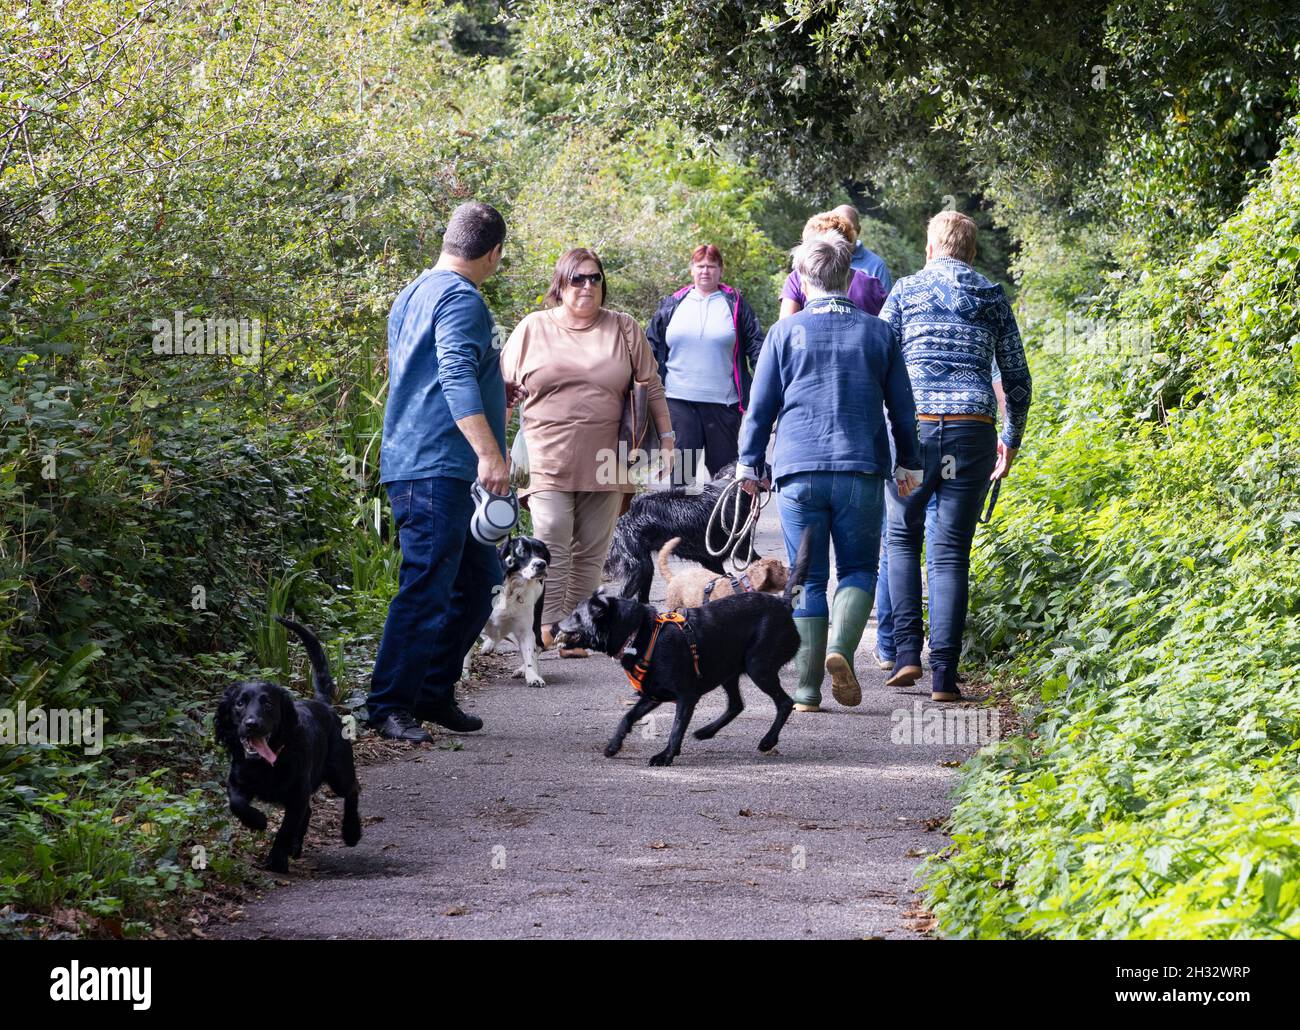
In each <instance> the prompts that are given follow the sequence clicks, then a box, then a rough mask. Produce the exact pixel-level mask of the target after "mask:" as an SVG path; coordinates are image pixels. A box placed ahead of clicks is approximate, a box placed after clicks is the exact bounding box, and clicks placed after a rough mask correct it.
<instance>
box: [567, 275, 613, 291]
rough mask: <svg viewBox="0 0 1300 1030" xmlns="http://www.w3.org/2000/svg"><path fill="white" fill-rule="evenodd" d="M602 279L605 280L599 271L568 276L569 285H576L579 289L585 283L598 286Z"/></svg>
mask: <svg viewBox="0 0 1300 1030" xmlns="http://www.w3.org/2000/svg"><path fill="white" fill-rule="evenodd" d="M604 281H605V277H604V276H603V275H601V274H600V273H599V272H589V273H587V274H586V275H571V276H569V285H570V286H576V287H578V288H579V289H581V288H582V286H583V285H584V284H586V283H590V284H591V285H592V286H599V285H600V284H601V283H603V282H604Z"/></svg>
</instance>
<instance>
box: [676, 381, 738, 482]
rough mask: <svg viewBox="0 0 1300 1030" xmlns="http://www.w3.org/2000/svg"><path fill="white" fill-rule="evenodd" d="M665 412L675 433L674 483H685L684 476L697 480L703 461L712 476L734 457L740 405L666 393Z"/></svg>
mask: <svg viewBox="0 0 1300 1030" xmlns="http://www.w3.org/2000/svg"><path fill="white" fill-rule="evenodd" d="M668 413H669V415H671V416H672V420H673V429H674V430H675V431H676V433H677V449H678V455H677V458H678V460H677V464H676V466H674V468H673V483H674V484H675V485H678V486H681V485H685V484H686V483H687V480H688V478H689V479H692V480H694V481H698V480H699V479H700V475H701V471H702V466H704V465H707V466H708V467H709V474H710V475H714V476H716V475H717V474H718V472H720V471H721V470H722V468H723V467H724V466H726V465H730V464H731V463H732V462H733V461H735V460H736V455H737V453H738V452H739V449H740V442H739V441H740V409H739V408H738V407H736V405H734V404H706V403H705V402H703V401H679V400H677V399H676V398H674V397H669V398H668ZM688 454H690V457H688V456H687V455H688Z"/></svg>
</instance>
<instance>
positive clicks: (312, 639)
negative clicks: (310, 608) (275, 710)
mask: <svg viewBox="0 0 1300 1030" xmlns="http://www.w3.org/2000/svg"><path fill="white" fill-rule="evenodd" d="M275 621H276V622H278V623H279V624H280V625H281V626H285V627H287V628H288V629H291V630H293V631H294V633H295V634H297V636H298V639H299V640H301V641H302V646H303V647H305V648H306V649H307V657H308V658H310V659H311V682H312V686H313V687H314V688H315V690H316V700H317V701H324V702H325V703H326V704H327V705H332V704H333V703H334V674H333V673H331V672H330V663H329V659H328V658H326V657H325V648H323V647H321V643H320V641H319V640H318V639H317V638H316V634H315V633H313V632H312V631H311V630H309V629H308V628H307V627H306V626H304V625H303V624H302V623H300V622H294V621H293V619H286V618H285V617H284V616H283V615H277V616H276V617H275Z"/></svg>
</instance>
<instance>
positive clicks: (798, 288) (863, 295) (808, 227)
mask: <svg viewBox="0 0 1300 1030" xmlns="http://www.w3.org/2000/svg"><path fill="white" fill-rule="evenodd" d="M824 232H837V233H839V234H840V235H841V236H843V237H844V238H845V239H846V240H848V241H849V243H850V245H852V244H854V243H856V242H857V240H858V234H857V230H855V229H854V228H853V223H852V222H850V221H849V220H848V219H847V218H845V217H844V216H843V215H842V214H840V213H839V212H837V211H823V212H822V213H821V214H818V215H813V216H812V217H811V218H810V219H808V221H807V223H806V224H805V225H804V227H803V240H804V242H805V243H807V242H808V241H809V240H810V239H812V238H813V237H814V236H820V235H821V234H822V233H824ZM886 295H887V291H886V290H885V287H884V285H883V284H882V283H881V282H880V280H879V279H877V278H876V277H875V276H874V275H868V274H867V273H866V272H863V271H861V270H859V269H854V271H853V274H852V276H851V278H850V279H849V303H850V304H852V305H853V306H854V307H855V308H861V309H862V310H863V311H865V312H866V313H867V314H868V315H878V314H880V309H881V308H882V307H884V306H885V297H886ZM804 300H805V298H804V292H803V284H802V283H801V282H800V281H799V273H798V272H797V271H796V272H791V273H790V275H789V277H788V278H787V279H786V281H785V286H784V287H783V288H782V289H781V317H782V318H786V317H787V316H789V315H793V314H795V313H797V312H799V311H802V310H803V306H804Z"/></svg>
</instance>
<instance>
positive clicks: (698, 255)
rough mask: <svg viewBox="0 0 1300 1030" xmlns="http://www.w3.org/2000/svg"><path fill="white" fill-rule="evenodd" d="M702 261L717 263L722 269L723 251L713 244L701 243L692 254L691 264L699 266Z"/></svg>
mask: <svg viewBox="0 0 1300 1030" xmlns="http://www.w3.org/2000/svg"><path fill="white" fill-rule="evenodd" d="M701 261H713V262H716V263H717V265H718V267H719V268H721V267H722V251H720V250H719V249H718V248H717V247H715V246H714V245H713V244H712V243H701V244H700V245H699V246H698V247H696V248H695V250H694V252H693V253H692V254H691V264H693V265H698V264H699V263H700V262H701Z"/></svg>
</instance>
